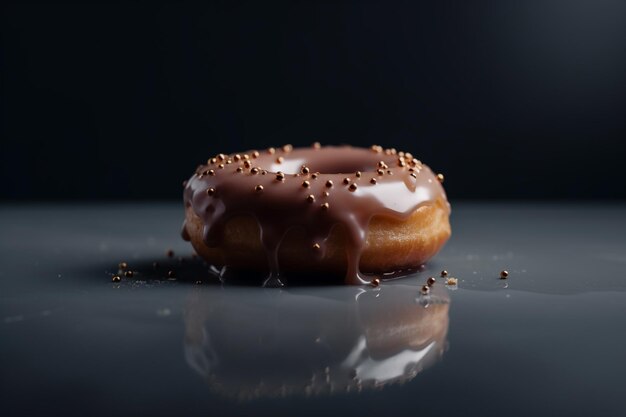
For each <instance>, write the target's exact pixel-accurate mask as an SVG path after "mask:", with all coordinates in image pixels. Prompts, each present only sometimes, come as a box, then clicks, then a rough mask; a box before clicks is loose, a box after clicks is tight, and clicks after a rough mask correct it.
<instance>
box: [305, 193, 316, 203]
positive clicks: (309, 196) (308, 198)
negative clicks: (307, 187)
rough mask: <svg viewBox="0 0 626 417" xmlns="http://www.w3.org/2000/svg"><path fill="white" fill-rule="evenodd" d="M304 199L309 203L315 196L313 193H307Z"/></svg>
mask: <svg viewBox="0 0 626 417" xmlns="http://www.w3.org/2000/svg"><path fill="white" fill-rule="evenodd" d="M306 201H308V202H309V203H312V202H314V201H315V196H314V195H313V194H309V195H308V196H307V198H306Z"/></svg>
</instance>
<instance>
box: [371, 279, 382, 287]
mask: <svg viewBox="0 0 626 417" xmlns="http://www.w3.org/2000/svg"><path fill="white" fill-rule="evenodd" d="M370 285H371V286H372V287H378V286H379V285H380V278H374V279H373V280H371V281H370Z"/></svg>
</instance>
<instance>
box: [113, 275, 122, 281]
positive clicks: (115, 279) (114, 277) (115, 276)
mask: <svg viewBox="0 0 626 417" xmlns="http://www.w3.org/2000/svg"><path fill="white" fill-rule="evenodd" d="M121 280H122V278H121V277H120V276H119V275H113V277H111V281H113V282H120V281H121Z"/></svg>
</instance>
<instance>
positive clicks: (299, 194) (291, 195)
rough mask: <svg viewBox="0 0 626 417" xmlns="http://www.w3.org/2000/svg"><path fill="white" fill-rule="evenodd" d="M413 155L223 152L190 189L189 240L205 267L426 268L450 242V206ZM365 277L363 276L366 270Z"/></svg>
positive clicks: (355, 274)
mask: <svg viewBox="0 0 626 417" xmlns="http://www.w3.org/2000/svg"><path fill="white" fill-rule="evenodd" d="M442 181H443V176H442V175H441V174H439V175H434V174H433V172H432V171H431V170H430V168H428V167H427V166H426V165H424V164H423V163H422V162H420V161H419V160H417V159H416V158H414V157H413V156H412V155H411V154H410V153H408V152H406V153H405V152H396V150H395V149H383V148H382V147H380V146H372V147H371V148H370V149H367V148H357V147H351V146H339V147H335V146H325V147H321V146H319V144H317V143H316V144H314V145H313V146H312V147H311V148H297V149H294V148H293V147H292V146H290V145H286V146H283V147H282V148H277V149H276V148H269V149H267V150H265V151H262V152H259V151H249V152H246V153H241V154H231V155H225V154H219V155H217V156H215V157H212V158H210V159H209V160H208V161H207V163H206V164H203V165H200V166H199V167H198V168H197V170H196V172H195V174H194V175H193V176H192V177H191V178H190V179H189V180H188V181H187V182H186V185H185V191H184V202H185V211H186V217H185V223H184V224H183V231H182V234H183V238H184V239H186V240H189V241H191V244H192V245H193V247H194V248H195V250H196V251H197V252H198V254H199V255H200V256H202V257H203V258H204V259H205V260H206V261H208V262H210V263H212V264H215V265H222V266H230V267H235V268H242V269H256V270H262V269H269V272H270V280H269V281H268V282H272V281H273V282H278V283H280V276H281V273H283V272H285V271H294V272H312V271H313V272H329V273H342V274H345V283H347V284H364V283H368V282H370V278H368V277H367V276H365V275H364V274H363V272H365V273H374V274H381V273H388V272H395V271H398V270H405V269H409V268H414V267H418V266H420V265H422V264H423V263H425V262H426V261H427V260H428V259H430V258H431V257H432V256H433V255H434V254H435V253H437V251H439V249H440V248H441V247H442V246H443V244H444V243H445V242H446V240H447V239H448V238H449V236H450V223H449V221H448V218H449V214H450V205H449V204H448V201H447V199H446V195H445V192H444V189H443V187H442V185H441V182H442ZM361 271H363V272H361Z"/></svg>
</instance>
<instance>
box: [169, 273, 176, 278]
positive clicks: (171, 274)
mask: <svg viewBox="0 0 626 417" xmlns="http://www.w3.org/2000/svg"><path fill="white" fill-rule="evenodd" d="M167 277H168V278H174V277H176V273H175V272H174V271H167Z"/></svg>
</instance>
